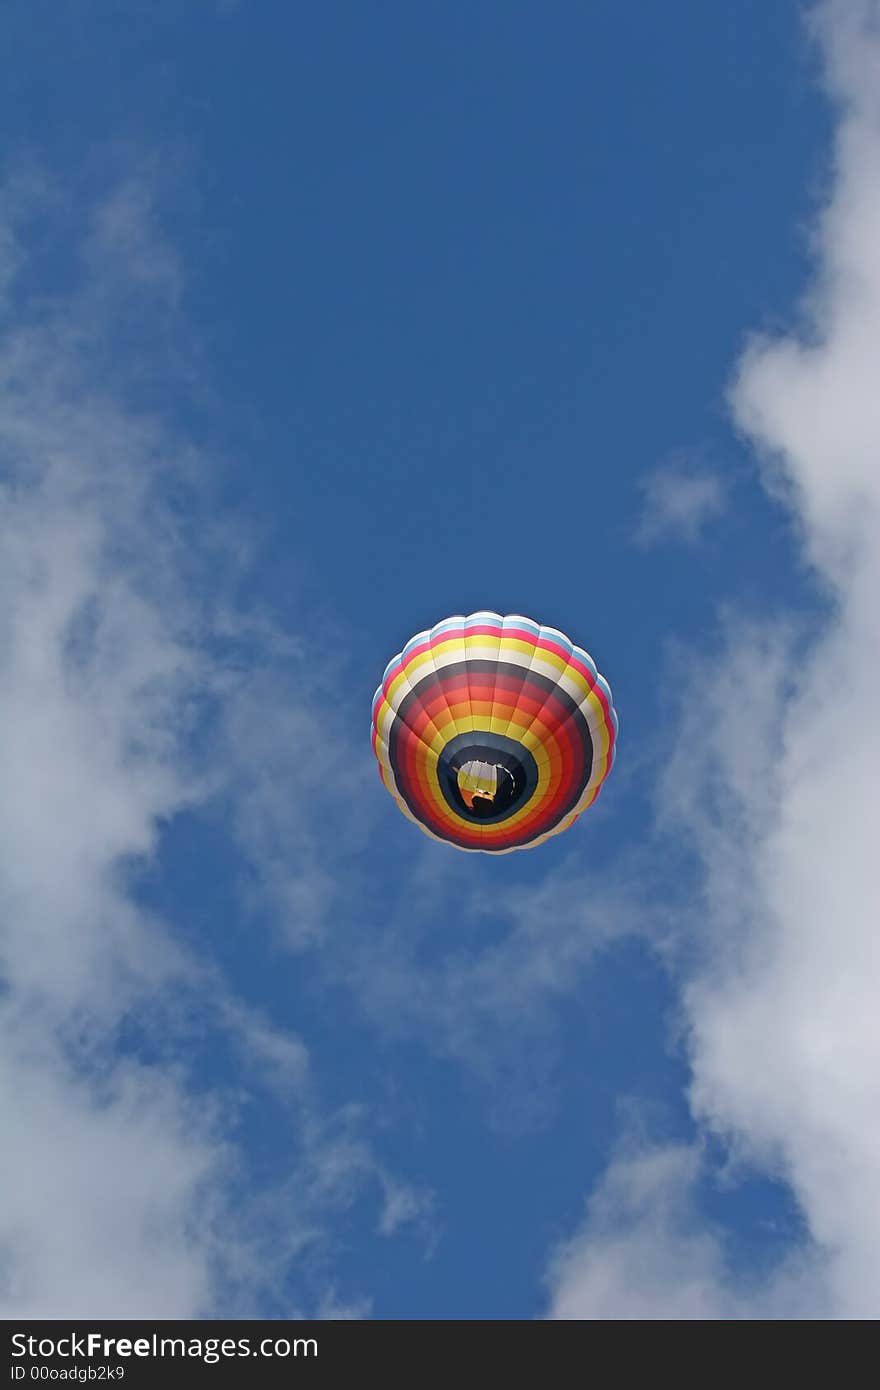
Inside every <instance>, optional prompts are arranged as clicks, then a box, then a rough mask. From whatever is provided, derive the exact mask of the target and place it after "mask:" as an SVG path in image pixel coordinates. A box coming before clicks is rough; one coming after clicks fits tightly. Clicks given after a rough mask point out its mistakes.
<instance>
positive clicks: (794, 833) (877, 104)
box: [553, 0, 880, 1318]
mask: <svg viewBox="0 0 880 1390" xmlns="http://www.w3.org/2000/svg"><path fill="white" fill-rule="evenodd" d="M814 24H815V27H816V30H817V32H818V33H819V35H820V37H821V39H822V42H823V43H824V46H825V53H826V56H827V62H828V74H829V84H830V88H831V90H832V92H833V94H834V96H835V99H836V100H837V102H838V103H839V127H838V132H837V139H836V153H835V169H834V180H833V186H832V188H831V191H830V197H829V201H828V205H827V207H826V208H825V210H824V212H823V214H822V218H821V222H820V225H819V230H818V234H817V239H816V247H817V255H818V257H819V263H818V270H817V275H816V279H815V284H814V286H813V288H812V291H811V293H810V296H809V298H808V300H807V303H806V306H805V315H804V326H803V329H802V331H801V332H799V333H792V334H791V335H789V336H787V337H784V338H782V339H780V340H776V341H766V340H762V341H757V342H754V343H752V345H751V346H750V347H749V349H748V351H747V352H746V354H745V357H744V359H743V361H742V363H741V365H740V370H739V372H738V375H737V379H736V382H735V385H734V388H733V393H732V403H733V410H734V414H735V417H736V420H737V422H738V424H739V426H740V428H741V429H742V430H743V432H744V433H745V434H746V436H747V437H748V438H749V439H751V441H752V442H753V443H754V445H755V447H756V449H757V450H758V453H759V456H760V457H761V459H762V461H763V466H764V468H765V473H766V477H767V482H768V486H770V487H771V488H773V490H774V491H775V492H777V493H778V494H779V495H782V496H784V497H785V498H786V499H787V501H788V503H789V505H790V506H791V508H792V509H793V511H794V513H795V515H796V517H797V518H798V520H799V523H800V525H801V528H802V537H803V543H804V546H805V549H806V553H807V555H808V557H809V559H810V560H811V562H812V564H813V566H814V567H815V573H816V577H817V579H818V581H819V582H820V583H821V584H822V585H823V586H824V590H825V593H826V595H827V598H828V613H827V616H826V618H825V619H824V620H823V621H821V622H818V621H817V624H816V627H815V629H814V630H813V631H811V632H807V633H804V632H803V631H799V630H798V629H797V627H796V626H792V625H791V624H782V625H781V626H775V625H773V624H766V625H755V624H752V625H749V624H747V623H744V622H737V620H736V618H735V616H733V615H729V616H728V620H727V623H726V642H725V649H724V652H723V655H722V657H721V659H720V661H717V662H715V663H712V662H708V663H704V664H703V665H702V666H698V665H695V666H694V668H693V669H692V670H691V671H690V672H689V673H688V676H689V680H688V701H689V712H688V713H687V714H686V716H685V720H684V725H683V730H682V740H681V745H680V747H679V751H678V754H677V756H676V758H675V760H674V763H673V765H672V766H671V767H670V768H669V769H668V772H667V776H666V779H665V783H664V789H663V790H664V808H665V815H666V816H667V817H669V816H671V815H672V816H674V817H675V819H674V820H673V822H672V825H673V827H674V828H675V829H676V830H677V831H678V832H679V833H682V834H684V835H685V836H686V837H687V840H688V842H689V843H690V844H691V845H692V846H693V847H694V848H695V849H696V850H697V851H698V853H699V856H700V858H701V861H702V864H703V867H704V870H705V895H704V901H703V904H702V911H701V913H700V914H699V917H700V920H699V922H698V923H697V935H696V938H695V940H696V944H697V947H698V949H699V950H700V953H701V964H700V967H699V969H698V971H697V973H696V975H695V976H694V978H693V979H692V980H691V983H690V984H689V986H688V987H687V990H686V993H685V1000H684V1006H685V1014H686V1022H687V1028H688V1034H689V1050H690V1057H691V1062H692V1066H693V1086H692V1094H691V1100H692V1106H693V1110H694V1113H695V1116H696V1117H697V1118H698V1120H699V1121H700V1122H701V1123H702V1124H703V1125H705V1126H708V1127H710V1128H711V1129H712V1130H713V1131H716V1132H718V1133H719V1134H721V1135H723V1136H724V1137H726V1139H727V1140H728V1142H729V1143H730V1145H731V1146H732V1148H733V1150H734V1152H737V1153H739V1154H741V1155H742V1156H743V1157H745V1158H747V1159H749V1160H751V1161H753V1162H756V1163H759V1164H761V1165H763V1166H764V1167H765V1168H766V1169H768V1170H769V1171H770V1172H772V1173H773V1174H774V1175H775V1176H777V1177H778V1178H780V1179H782V1180H783V1181H785V1182H786V1183H788V1184H789V1185H790V1188H791V1191H792V1194H793V1196H794V1198H795V1199H796V1201H797V1203H798V1205H799V1207H800V1209H801V1211H802V1213H803V1218H804V1223H805V1228H806V1235H807V1240H806V1244H805V1246H804V1249H803V1251H802V1258H803V1260H804V1261H806V1262H807V1263H808V1265H809V1268H810V1270H811V1276H810V1278H809V1279H808V1280H807V1281H806V1283H805V1284H803V1285H801V1286H800V1290H801V1297H800V1301H799V1302H798V1309H799V1311H800V1313H801V1314H802V1315H812V1316H820V1317H821V1316H826V1315H827V1316H834V1317H866V1318H871V1317H876V1316H877V1315H878V1313H880V1294H878V1290H880V1010H878V1007H877V1000H878V997H880V932H878V922H880V890H878V874H877V823H878V815H877V788H878V786H880V725H878V720H877V690H878V688H880V604H878V595H880V393H878V391H877V363H878V361H880V5H878V4H877V3H876V0H839V2H838V0H832V3H827V4H824V5H822V6H820V7H819V8H818V10H817V11H816V12H815V15H814ZM670 1171H671V1176H670V1172H667V1177H666V1178H664V1180H663V1181H662V1182H661V1183H660V1184H659V1186H658V1187H657V1189H656V1194H655V1198H654V1199H653V1203H654V1205H653V1207H652V1208H651V1210H652V1212H653V1215H652V1216H651V1217H650V1220H648V1221H642V1222H640V1223H639V1224H638V1225H637V1227H636V1229H635V1231H634V1232H632V1231H630V1232H629V1233H627V1228H626V1227H625V1225H624V1226H622V1227H620V1230H621V1231H622V1236H621V1239H622V1240H623V1243H624V1248H623V1251H622V1252H621V1250H620V1249H619V1248H618V1246H616V1245H614V1243H613V1242H609V1238H608V1236H607V1235H603V1236H602V1237H601V1238H598V1239H597V1238H595V1237H594V1233H592V1231H591V1229H588V1231H587V1235H586V1237H585V1240H584V1241H582V1242H581V1243H579V1244H578V1245H577V1246H576V1254H575V1255H572V1256H571V1258H570V1260H569V1263H568V1264H565V1262H564V1261H563V1263H562V1265H560V1266H558V1267H557V1277H556V1284H555V1293H554V1302H553V1307H554V1310H555V1311H557V1312H558V1311H559V1310H560V1309H562V1308H565V1309H567V1310H568V1315H569V1316H571V1315H575V1314H578V1310H581V1313H582V1314H583V1315H590V1309H591V1308H592V1307H594V1306H595V1297H596V1292H595V1291H596V1288H597V1287H598V1283H599V1282H601V1270H602V1267H603V1266H602V1264H601V1262H602V1259H603V1258H604V1257H607V1260H606V1266H607V1269H608V1271H609V1274H610V1276H611V1277H612V1279H613V1287H614V1288H616V1290H617V1296H616V1301H615V1307H616V1309H617V1315H618V1316H627V1315H629V1312H630V1310H637V1311H641V1312H642V1313H644V1312H645V1311H646V1309H647V1308H648V1307H649V1306H651V1305H652V1304H653V1306H654V1307H655V1309H656V1310H657V1311H658V1314H659V1315H660V1316H662V1315H663V1314H664V1311H668V1310H669V1309H670V1308H674V1307H675V1306H676V1305H675V1303H674V1301H673V1303H672V1304H670V1301H669V1297H668V1295H667V1294H665V1293H664V1292H663V1288H662V1283H663V1280H664V1279H665V1278H666V1277H668V1278H670V1279H672V1278H675V1277H676V1276H677V1274H678V1277H681V1275H680V1270H681V1260H682V1258H684V1261H685V1265H686V1267H687V1269H688V1270H689V1271H690V1272H691V1273H692V1275H693V1277H694V1279H695V1280H696V1284H693V1283H692V1282H689V1283H688V1287H689V1288H690V1293H689V1295H688V1306H692V1307H693V1308H695V1309H697V1310H699V1309H700V1308H703V1309H704V1310H708V1312H706V1311H704V1312H702V1313H699V1312H698V1314H697V1315H700V1316H707V1315H718V1313H717V1312H716V1313H713V1312H712V1310H713V1308H714V1309H716V1310H717V1309H719V1308H720V1309H721V1315H727V1311H729V1310H730V1309H731V1308H734V1309H735V1308H736V1306H737V1302H736V1300H734V1301H733V1303H731V1301H730V1296H729V1289H728V1292H727V1293H725V1292H724V1289H725V1287H726V1285H725V1280H724V1277H723V1275H722V1274H721V1273H719V1271H720V1270H722V1268H723V1262H720V1261H721V1257H720V1254H719V1251H718V1250H717V1249H716V1247H715V1245H713V1244H712V1243H711V1242H710V1243H709V1244H707V1243H706V1242H705V1240H704V1239H703V1237H702V1236H701V1235H700V1234H699V1228H694V1227H691V1228H690V1233H689V1234H688V1235H687V1236H686V1238H685V1240H684V1244H682V1240H681V1238H680V1237H681V1232H680V1229H679V1230H678V1233H677V1234H675V1228H673V1236H672V1237H671V1236H670V1226H669V1224H668V1222H666V1223H665V1224H664V1221H663V1219H662V1218H663V1212H664V1211H666V1212H668V1211H669V1210H670V1204H672V1205H671V1209H673V1210H674V1209H675V1207H676V1204H679V1207H678V1209H679V1210H680V1203H681V1202H682V1201H685V1200H686V1195H687V1191H688V1187H689V1185H690V1184H691V1182H692V1174H691V1173H689V1172H687V1171H682V1172H679V1173H678V1174H676V1173H675V1167H674V1165H673V1168H672V1169H671V1170H670ZM658 1212H659V1214H660V1215H659V1216H658V1215H657V1213H658ZM655 1220H659V1221H660V1226H659V1227H652V1225H651V1222H654V1221H655ZM652 1231H653V1234H652ZM646 1240H647V1251H648V1255H647V1256H646V1258H648V1257H649V1258H650V1260H651V1261H652V1262H653V1264H652V1266H651V1267H652V1268H656V1271H657V1274H658V1277H657V1278H656V1279H652V1280H651V1281H649V1286H648V1295H647V1301H646V1299H645V1298H641V1297H636V1296H634V1295H633V1294H632V1292H631V1290H630V1288H629V1286H628V1283H627V1280H626V1279H624V1278H621V1277H619V1273H620V1269H621V1268H626V1267H627V1261H632V1260H633V1259H636V1258H637V1257H638V1256H639V1252H640V1251H643V1250H644V1249H645V1241H646ZM597 1262H598V1263H597ZM691 1273H689V1274H688V1276H687V1281H690V1280H691ZM783 1279H784V1275H780V1276H779V1279H777V1281H776V1282H771V1283H770V1284H768V1285H767V1286H766V1288H765V1290H764V1292H763V1303H762V1302H761V1301H760V1300H759V1302H758V1304H757V1305H755V1304H753V1305H751V1306H752V1307H753V1308H755V1307H758V1308H761V1307H763V1308H768V1307H773V1306H775V1300H776V1298H777V1297H778V1296H779V1295H780V1289H781V1287H782V1284H781V1283H780V1280H783ZM719 1290H720V1291H721V1292H719ZM722 1295H723V1296H722ZM719 1299H720V1302H719ZM604 1306H606V1307H607V1306H608V1303H607V1300H606V1303H605V1305H604ZM725 1310H727V1311H725Z"/></svg>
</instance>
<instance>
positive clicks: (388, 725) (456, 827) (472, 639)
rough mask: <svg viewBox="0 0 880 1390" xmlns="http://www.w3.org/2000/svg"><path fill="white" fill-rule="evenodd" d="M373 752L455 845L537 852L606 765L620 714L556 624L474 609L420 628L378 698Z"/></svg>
mask: <svg viewBox="0 0 880 1390" xmlns="http://www.w3.org/2000/svg"><path fill="white" fill-rule="evenodd" d="M372 738H373V749H374V751H375V754H376V758H377V759H378V762H379V771H380V774H381V777H382V781H383V782H384V784H385V786H386V787H387V788H388V790H389V792H390V793H391V795H392V796H393V797H394V799H395V801H396V802H397V804H398V806H399V807H400V809H401V811H403V813H404V815H406V816H408V817H409V818H410V819H411V820H414V821H415V822H416V824H417V825H419V826H420V828H421V829H422V830H424V831H425V833H426V834H427V835H430V836H432V837H433V838H434V839H438V840H445V841H446V842H447V843H449V844H451V845H454V846H455V847H456V848H457V849H462V850H470V851H475V852H481V851H482V852H483V853H488V854H506V853H509V852H510V851H512V850H516V849H531V848H533V847H534V846H535V845H539V844H542V843H543V842H544V841H545V840H546V839H548V838H549V837H550V836H551V835H557V834H559V832H560V831H562V830H567V829H568V827H569V826H570V825H573V824H574V822H575V821H576V820H577V818H578V816H579V815H580V814H581V812H582V811H585V810H586V808H587V807H588V806H589V805H590V804H591V803H592V802H593V801H595V799H596V797H597V796H598V794H599V788H600V787H601V785H602V783H603V781H604V780H605V778H606V776H607V775H608V772H609V771H610V769H611V764H612V762H613V759H614V748H615V741H616V738H617V716H616V714H615V713H614V708H613V705H612V702H611V690H610V688H609V686H608V683H607V681H606V680H604V679H603V677H602V676H600V675H599V673H598V671H597V670H596V667H595V665H594V663H593V661H592V659H591V658H590V657H589V656H588V655H587V653H586V652H585V651H584V650H583V649H582V648H581V647H577V646H575V645H574V644H573V643H572V642H571V641H570V640H569V639H568V638H567V637H566V636H565V635H564V634H563V633H561V632H559V631H557V629H556V628H552V627H542V626H541V625H540V624H539V623H535V622H533V621H532V620H531V619H530V618H524V617H522V616H521V615H519V614H511V615H508V616H507V617H502V616H501V615H500V614H498V613H472V614H471V615H470V616H469V617H454V618H447V619H446V620H445V621H444V622H441V623H437V624H436V626H435V627H433V628H431V629H430V630H428V631H425V632H419V633H416V635H415V637H413V638H411V639H410V641H409V642H407V644H406V646H405V647H404V648H403V651H402V652H399V653H398V655H397V656H395V657H394V658H393V660H392V661H390V662H389V663H388V666H387V667H386V669H385V674H384V676H383V678H382V684H381V685H380V686H379V689H378V690H377V691H376V694H375V695H374V697H373V721H372Z"/></svg>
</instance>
